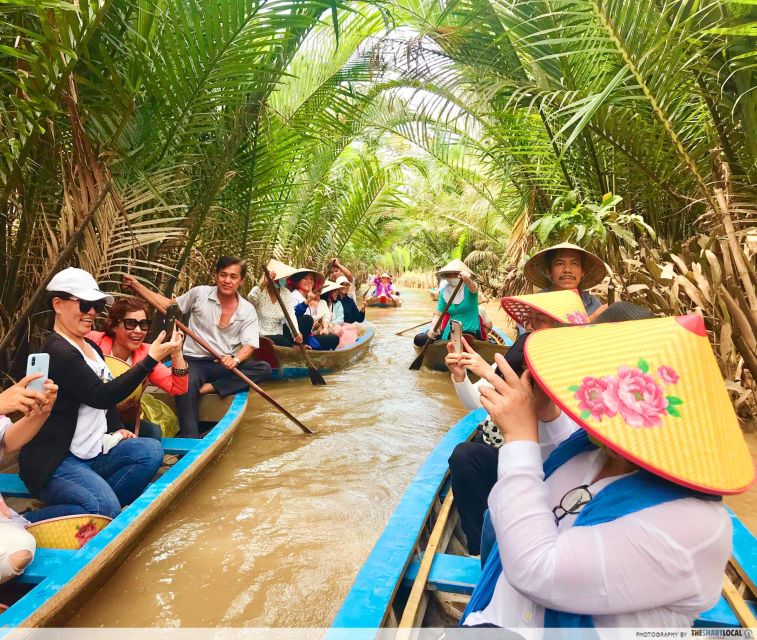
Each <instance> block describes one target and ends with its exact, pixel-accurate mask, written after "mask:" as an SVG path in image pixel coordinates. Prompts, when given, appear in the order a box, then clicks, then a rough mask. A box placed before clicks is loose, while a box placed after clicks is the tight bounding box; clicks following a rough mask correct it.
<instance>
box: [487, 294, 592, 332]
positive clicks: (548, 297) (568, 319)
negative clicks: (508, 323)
mask: <svg viewBox="0 0 757 640" xmlns="http://www.w3.org/2000/svg"><path fill="white" fill-rule="evenodd" d="M500 306H501V307H502V308H503V309H504V310H505V312H506V313H507V315H509V316H510V317H511V318H512V319H513V320H515V322H516V323H518V324H520V325H524V326H525V322H526V320H527V318H528V312H529V311H532V310H533V311H538V312H540V313H543V314H544V315H546V316H549V317H550V318H552V319H553V320H555V321H556V322H560V323H564V324H588V323H589V318H588V316H587V315H586V311H585V309H584V303H583V302H582V301H581V296H579V295H578V292H577V291H576V290H575V289H565V290H562V291H546V292H544V293H533V294H531V295H527V296H508V297H506V298H502V300H500Z"/></svg>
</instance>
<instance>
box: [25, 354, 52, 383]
mask: <svg viewBox="0 0 757 640" xmlns="http://www.w3.org/2000/svg"><path fill="white" fill-rule="evenodd" d="M49 369H50V354H48V353H30V354H29V357H28V358H27V359H26V375H27V376H31V375H34V374H35V373H41V374H42V377H41V378H37V379H36V380H32V381H31V382H30V383H29V386H27V387H26V388H27V389H31V390H32V391H43V390H44V386H45V382H46V381H47V375H48V372H49Z"/></svg>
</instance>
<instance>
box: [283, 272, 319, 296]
mask: <svg viewBox="0 0 757 640" xmlns="http://www.w3.org/2000/svg"><path fill="white" fill-rule="evenodd" d="M307 273H309V274H311V275H312V276H313V279H314V280H315V284H314V285H313V291H316V290H317V289H320V288H321V287H322V286H323V283H324V282H325V281H326V278H325V276H324V275H323V274H322V273H318V272H317V271H313V270H312V269H297V268H295V270H294V272H293V273H292V275H290V276H289V277H288V278H287V287H288V288H289V290H290V291H292V290H294V289H296V287H295V279H296V280H297V281H298V282H299V280H300V278H301V277H303V276H305V274H307ZM276 275H278V274H276ZM295 276H300V278H295Z"/></svg>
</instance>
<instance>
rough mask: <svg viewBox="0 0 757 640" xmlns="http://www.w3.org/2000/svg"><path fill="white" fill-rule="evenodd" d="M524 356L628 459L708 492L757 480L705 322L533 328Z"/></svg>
mask: <svg viewBox="0 0 757 640" xmlns="http://www.w3.org/2000/svg"><path fill="white" fill-rule="evenodd" d="M525 353H526V362H527V363H528V367H529V369H530V370H531V372H532V374H533V376H534V377H535V379H536V380H537V381H538V382H539V384H540V385H541V386H542V388H544V389H545V390H546V391H547V393H548V394H549V395H550V396H551V397H552V399H553V400H554V401H555V402H556V403H557V404H558V405H560V407H561V408H562V409H563V410H564V411H565V412H566V413H567V414H568V415H570V416H571V417H572V418H573V419H574V420H575V421H576V422H577V423H578V424H579V425H580V426H582V427H583V428H584V429H586V431H588V432H589V433H590V434H591V435H592V436H594V437H595V438H596V439H598V440H600V441H602V442H604V443H605V444H606V445H607V446H608V447H609V448H611V449H613V450H614V451H616V452H617V453H618V454H620V455H621V456H623V457H624V458H626V459H627V460H630V461H631V462H633V463H635V464H637V465H639V466H640V467H642V468H644V469H647V470H648V471H651V472H652V473H655V474H657V475H658V476H661V477H663V478H666V479H668V480H671V481H672V482H675V483H677V484H680V485H683V486H685V487H690V488H693V489H697V490H699V491H704V492H706V493H713V494H731V493H740V492H742V491H745V490H746V489H747V488H748V487H749V485H750V484H751V483H752V482H753V480H754V473H755V471H754V465H753V463H752V459H751V456H750V455H749V449H748V448H747V445H746V442H745V441H744V436H743V435H742V433H741V429H740V427H739V422H738V419H737V418H736V413H735V412H734V410H733V405H732V404H731V400H730V398H729V397H728V392H727V390H726V387H725V385H724V384H723V378H722V375H721V373H720V369H719V368H718V364H717V362H716V361H715V356H714V354H713V352H712V348H711V347H710V343H709V341H708V339H707V333H706V331H705V328H704V322H703V321H702V318H701V317H699V316H696V315H690V316H681V317H677V318H655V319H651V320H634V321H631V322H618V323H609V324H595V325H586V326H580V327H562V328H556V329H545V330H543V331H535V332H534V333H532V334H531V335H530V336H529V338H528V340H527V341H526V346H525Z"/></svg>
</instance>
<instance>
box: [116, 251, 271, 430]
mask: <svg viewBox="0 0 757 640" xmlns="http://www.w3.org/2000/svg"><path fill="white" fill-rule="evenodd" d="M246 274H247V263H246V262H245V261H244V260H241V259H240V258H237V257H236V256H222V257H221V258H219V259H218V261H217V262H216V267H215V286H206V285H200V286H198V287H194V288H192V289H190V290H189V291H187V292H186V293H184V294H182V295H180V296H178V297H177V298H174V299H170V298H167V297H166V296H163V295H161V294H159V293H156V292H154V291H150V289H148V288H147V287H145V286H144V285H143V284H141V283H140V282H138V281H137V280H136V278H134V277H132V276H128V275H127V276H125V277H124V284H126V286H128V287H130V288H131V289H133V290H134V291H135V292H136V293H137V294H138V295H139V296H140V297H142V298H144V299H145V300H147V301H148V302H150V303H151V304H152V305H153V306H156V307H163V308H166V307H168V306H169V305H170V304H172V303H175V304H176V305H178V307H179V310H180V311H181V313H183V314H185V315H189V324H188V327H189V329H190V330H192V331H193V332H194V333H196V334H197V335H198V336H199V337H201V338H203V339H204V340H205V341H206V342H207V343H208V345H209V346H210V347H212V348H213V349H214V350H215V351H216V352H217V353H220V354H224V355H223V357H222V358H221V360H220V361H216V359H215V358H214V357H213V355H212V354H211V353H209V352H208V351H206V350H205V349H204V348H203V347H201V346H200V345H199V344H198V343H197V342H195V341H194V340H193V339H192V338H190V337H189V336H187V338H186V340H185V342H184V357H185V359H186V361H187V362H188V363H189V382H188V391H187V393H185V394H183V395H180V396H176V413H177V416H178V418H179V437H182V438H199V437H200V398H201V397H202V396H204V395H207V394H210V393H217V394H218V395H219V396H221V397H222V398H225V397H227V396H230V395H233V394H235V393H239V392H240V391H245V390H247V389H248V385H247V383H246V382H245V381H244V380H242V379H241V378H239V377H238V376H237V375H235V374H234V372H233V370H234V369H239V370H240V371H241V372H242V373H244V374H245V375H246V376H247V377H248V378H250V379H251V380H253V381H254V382H260V381H261V380H267V379H268V378H270V377H271V365H270V364H268V363H267V362H264V361H262V360H255V359H253V357H252V356H253V353H254V351H255V349H257V348H258V347H259V346H260V341H259V333H258V316H257V313H256V312H255V307H253V306H252V304H251V303H250V302H248V301H247V300H245V299H244V298H243V297H242V296H241V295H240V294H239V287H240V286H241V284H242V282H243V281H244V278H245V276H246Z"/></svg>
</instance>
